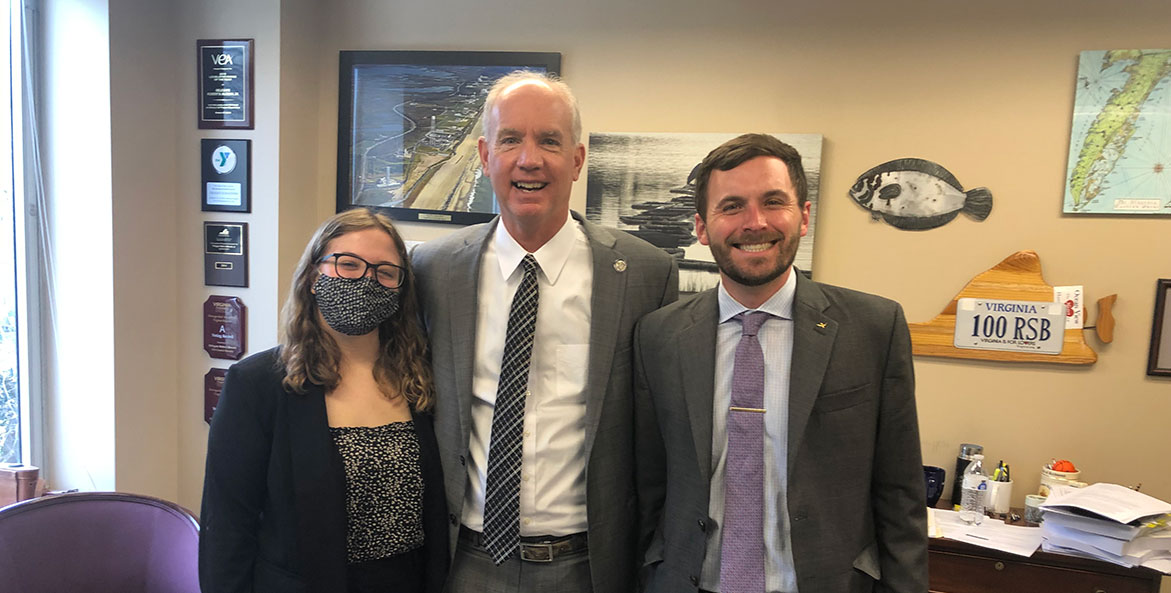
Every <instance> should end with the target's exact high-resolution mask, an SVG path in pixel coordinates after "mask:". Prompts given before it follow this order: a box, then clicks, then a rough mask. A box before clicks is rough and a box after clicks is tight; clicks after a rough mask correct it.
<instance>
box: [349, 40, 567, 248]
mask: <svg viewBox="0 0 1171 593" xmlns="http://www.w3.org/2000/svg"><path fill="white" fill-rule="evenodd" d="M522 69H523V70H534V71H539V72H548V73H552V74H559V73H560V71H561V54H559V53H538V52H478V51H453V52H448V51H342V52H341V58H340V68H339V86H338V156H337V211H338V212H341V211H343V210H347V209H350V208H354V207H358V206H363V207H370V208H375V209H377V210H380V211H382V212H384V213H386V214H388V215H389V216H391V217H392V218H395V219H398V220H417V221H425V222H445V223H452V224H465V225H466V224H474V223H478V222H485V221H488V220H491V219H492V217H494V216H496V214H497V208H496V200H495V199H494V198H493V195H492V186H491V184H489V182H488V178H487V177H484V176H483V172H482V170H481V168H480V155H479V151H478V148H477V143H478V140H479V138H480V136H481V135H483V111H484V100H485V98H487V96H488V90H489V89H490V88H491V87H492V84H493V83H495V82H496V81H497V80H499V79H500V78H501V77H503V76H504V75H505V74H508V73H509V72H512V71H514V70H522Z"/></svg>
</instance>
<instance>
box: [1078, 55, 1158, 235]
mask: <svg viewBox="0 0 1171 593" xmlns="http://www.w3.org/2000/svg"><path fill="white" fill-rule="evenodd" d="M1169 167H1171V49H1159V50H1137V49H1132V50H1111V51H1083V52H1082V53H1081V58H1080V59H1079V61H1078V76H1077V92H1076V95H1075V99H1074V106H1073V128H1072V130H1071V131H1070V138H1069V169H1068V172H1067V174H1066V187H1065V198H1064V200H1065V201H1064V211H1065V212H1066V213H1072V214H1171V170H1168V168H1169Z"/></svg>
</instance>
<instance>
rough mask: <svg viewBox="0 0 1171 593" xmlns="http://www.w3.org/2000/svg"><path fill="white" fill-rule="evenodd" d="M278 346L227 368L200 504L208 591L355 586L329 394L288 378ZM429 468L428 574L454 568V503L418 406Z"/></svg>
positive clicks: (436, 586)
mask: <svg viewBox="0 0 1171 593" xmlns="http://www.w3.org/2000/svg"><path fill="white" fill-rule="evenodd" d="M283 378H284V370H283V369H282V368H280V366H279V364H278V358H277V349H275V348H274V349H271V350H266V351H264V352H261V353H258V354H255V355H252V356H250V357H248V358H246V359H244V360H243V361H240V362H239V363H236V364H234V365H232V366H231V368H229V369H228V376H227V379H226V380H225V382H224V389H223V392H222V394H221V395H220V401H219V405H218V406H217V407H216V410H215V415H214V416H213V417H212V422H211V431H210V433H209V434H208V443H207V468H206V472H205V475H204V481H203V506H202V510H201V512H200V522H201V532H200V538H199V582H200V586H201V588H202V590H203V591H204V593H212V592H215V593H221V592H244V591H257V592H264V593H270V592H273V593H275V592H284V591H289V592H305V593H308V592H321V593H335V592H339V591H344V590H345V587H346V506H345V505H346V501H345V473H344V470H343V468H342V460H341V456H340V455H339V454H338V452H337V450H336V449H335V448H334V445H333V440H332V438H331V437H330V434H329V425H328V421H327V420H326V414H325V393H324V391H323V389H322V388H321V387H320V386H317V385H310V386H308V391H307V393H304V394H296V393H289V392H287V391H285V389H284V388H283V387H282V386H281V380H282V379H283ZM413 416H414V425H415V432H416V434H417V435H418V438H419V452H420V462H421V465H422V473H423V483H424V489H423V532H424V536H425V538H426V539H425V543H424V550H423V551H424V557H425V563H426V565H425V583H426V590H427V591H428V592H435V593H439V592H440V591H441V589H442V587H443V581H444V579H445V578H446V576H447V562H448V556H447V545H448V542H447V537H448V536H447V525H446V514H447V509H446V502H445V499H444V494H443V475H442V472H441V470H440V465H439V451H438V446H437V445H436V443H435V432H434V429H433V428H432V426H431V417H430V415H428V414H419V413H414V414H413Z"/></svg>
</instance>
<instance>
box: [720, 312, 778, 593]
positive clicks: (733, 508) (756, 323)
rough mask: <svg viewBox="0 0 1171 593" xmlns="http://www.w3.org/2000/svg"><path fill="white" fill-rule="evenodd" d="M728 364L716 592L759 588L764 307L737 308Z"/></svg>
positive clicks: (754, 592)
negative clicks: (729, 396)
mask: <svg viewBox="0 0 1171 593" xmlns="http://www.w3.org/2000/svg"><path fill="white" fill-rule="evenodd" d="M736 317H737V318H738V319H740V323H741V330H740V331H741V333H740V343H739V344H737V345H736V362H735V364H734V365H733V367H732V406H731V408H729V410H728V457H727V460H726V462H725V465H724V472H725V473H724V488H725V494H724V527H723V537H724V539H723V541H722V543H721V547H720V591H721V593H763V591H764V353H763V352H762V351H761V349H760V341H758V340H757V339H756V333H757V332H758V331H760V326H761V325H763V324H764V322H765V320H767V319H768V318H769V314H768V313H764V312H762V311H755V312H751V313H747V312H746V313H741V314H739V315H737V316H736Z"/></svg>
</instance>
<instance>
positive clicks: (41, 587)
mask: <svg viewBox="0 0 1171 593" xmlns="http://www.w3.org/2000/svg"><path fill="white" fill-rule="evenodd" d="M198 547H199V523H198V521H196V519H195V517H193V516H192V515H191V513H190V512H188V511H187V510H186V509H184V508H183V507H180V506H179V505H177V504H174V503H170V502H167V501H165V500H160V499H157V498H151V497H149V496H139V495H136V494H121V493H115V492H75V493H69V494H61V495H58V496H47V497H43V498H37V499H33V500H27V501H24V502H19V503H16V504H14V505H10V506H7V507H4V508H3V509H0V590H3V591H13V592H16V591H19V592H21V593H72V592H74V591H79V592H80V591H85V592H89V593H198V592H199V572H198V568H197V558H198Z"/></svg>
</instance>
